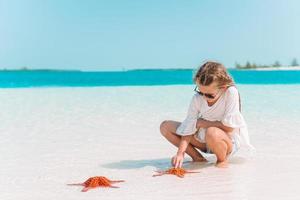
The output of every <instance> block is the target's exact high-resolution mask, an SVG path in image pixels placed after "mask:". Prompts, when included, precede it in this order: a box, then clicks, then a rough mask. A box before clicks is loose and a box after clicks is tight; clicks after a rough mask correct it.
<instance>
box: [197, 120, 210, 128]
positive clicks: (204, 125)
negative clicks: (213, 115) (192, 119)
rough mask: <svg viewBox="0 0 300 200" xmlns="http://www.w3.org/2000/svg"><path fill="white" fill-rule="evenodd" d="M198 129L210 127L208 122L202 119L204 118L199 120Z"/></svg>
mask: <svg viewBox="0 0 300 200" xmlns="http://www.w3.org/2000/svg"><path fill="white" fill-rule="evenodd" d="M196 127H197V129H199V128H208V127H209V125H208V121H207V120H205V119H202V118H199V119H198V120H197V125H196Z"/></svg>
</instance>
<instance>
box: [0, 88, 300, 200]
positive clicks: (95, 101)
mask: <svg viewBox="0 0 300 200" xmlns="http://www.w3.org/2000/svg"><path fill="white" fill-rule="evenodd" d="M237 86H238V89H239V91H240V93H241V97H242V113H243V115H244V117H245V120H246V122H247V124H248V129H249V136H250V141H251V143H252V145H253V146H254V147H255V148H256V151H257V152H256V154H255V156H254V157H252V158H249V159H244V158H241V157H234V158H232V159H231V160H230V162H229V167H228V168H226V169H220V168H216V167H215V166H214V163H192V162H190V161H191V159H190V158H189V157H188V156H187V155H186V157H185V164H184V167H185V168H186V169H190V170H195V171H200V173H197V174H187V175H186V176H185V178H183V179H180V178H178V177H175V176H170V175H165V176H161V177H152V175H153V174H154V171H155V170H157V169H167V168H168V167H170V158H171V157H172V156H173V155H174V154H175V153H176V148H175V147H174V146H172V145H171V144H169V143H168V142H167V141H166V140H165V139H164V138H163V137H162V136H161V134H160V132H159V125H160V123H161V122H162V121H163V120H166V119H168V120H176V121H182V120H183V119H184V118H185V115H186V113H187V108H188V105H189V102H190V99H191V97H192V95H193V89H194V86H193V85H172V86H114V87H106V86H105V87H104V86H103V87H38V88H9V89H0V98H1V104H0V108H1V115H0V155H1V159H0V165H1V167H0V199H1V200H12V199H31V200H35V199H36V200H38V199H43V200H47V199H49V200H50V199H73V200H77V199H84V200H89V199H96V198H97V199H122V200H127V199H128V200H129V199H191V200H193V199H204V198H208V199H222V200H235V199H236V200H241V199H273V200H274V199H284V200H287V199H299V197H300V191H299V189H298V185H299V179H300V170H299V166H300V154H299V150H300V147H299V143H300V131H299V126H298V125H297V124H299V121H300V115H299V113H300V105H299V102H300V85H299V84H298V85H297V84H295V85H293V84H290V85H284V84H274V85H255V84H253V85H252V84H248V85H242V84H239V85H237ZM91 176H107V177H109V178H111V179H113V180H120V179H121V180H125V182H124V183H119V184H117V186H119V187H120V188H96V189H93V190H90V191H88V192H85V193H84V192H81V189H82V187H80V186H77V187H76V186H67V185H66V184H68V183H79V182H83V181H85V180H86V179H87V178H89V177H91Z"/></svg>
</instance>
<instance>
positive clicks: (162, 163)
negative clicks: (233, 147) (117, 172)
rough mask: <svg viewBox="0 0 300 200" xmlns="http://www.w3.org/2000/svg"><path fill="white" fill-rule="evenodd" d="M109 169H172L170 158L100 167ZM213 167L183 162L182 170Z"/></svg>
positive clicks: (207, 163)
mask: <svg viewBox="0 0 300 200" xmlns="http://www.w3.org/2000/svg"><path fill="white" fill-rule="evenodd" d="M101 166H102V167H104V168H109V169H138V168H143V167H149V166H150V167H155V168H156V169H167V168H170V167H172V165H171V162H170V158H161V159H152V160H121V161H119V162H113V163H106V164H103V165H101ZM212 166H214V163H210V162H192V161H185V162H184V163H183V168H185V169H188V170H195V169H203V168H207V167H212Z"/></svg>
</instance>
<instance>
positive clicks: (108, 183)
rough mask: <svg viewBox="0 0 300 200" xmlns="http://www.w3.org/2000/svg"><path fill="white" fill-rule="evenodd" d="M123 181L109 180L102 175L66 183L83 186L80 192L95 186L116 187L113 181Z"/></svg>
mask: <svg viewBox="0 0 300 200" xmlns="http://www.w3.org/2000/svg"><path fill="white" fill-rule="evenodd" d="M119 182H124V181H123V180H118V181H113V180H109V179H108V178H106V177H104V176H94V177H91V178H89V179H87V180H86V181H85V182H83V183H73V184H67V185H80V186H84V188H83V189H82V190H81V191H82V192H86V191H88V190H89V189H92V188H96V187H111V188H118V187H117V186H113V185H112V184H114V183H119Z"/></svg>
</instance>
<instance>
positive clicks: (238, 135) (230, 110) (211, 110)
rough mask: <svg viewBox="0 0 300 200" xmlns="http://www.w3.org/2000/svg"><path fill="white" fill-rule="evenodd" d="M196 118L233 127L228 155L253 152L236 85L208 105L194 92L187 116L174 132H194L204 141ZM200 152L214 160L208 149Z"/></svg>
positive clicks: (203, 132) (179, 133)
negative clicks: (231, 145)
mask: <svg viewBox="0 0 300 200" xmlns="http://www.w3.org/2000/svg"><path fill="white" fill-rule="evenodd" d="M198 118H203V119H206V120H209V121H220V122H222V124H223V125H225V126H228V127H231V128H233V129H234V130H233V134H232V136H231V140H232V142H233V151H232V153H231V154H230V156H229V157H231V156H232V155H233V154H235V153H237V152H238V151H239V150H246V152H248V153H254V152H255V148H254V147H253V146H252V145H251V144H250V140H249V135H248V129H247V125H246V123H245V120H244V118H243V116H242V114H241V112H240V109H239V93H238V90H237V89H236V87H234V86H231V87H229V88H227V90H226V91H225V92H224V93H223V94H222V95H221V96H220V98H219V99H218V100H217V102H215V103H214V104H213V105H212V106H208V103H207V101H206V100H205V98H204V97H203V96H201V95H199V94H198V93H196V94H195V95H194V96H193V98H192V100H191V103H190V106H189V109H188V113H187V117H186V118H185V120H184V121H183V122H182V123H181V124H180V126H179V127H178V128H177V130H176V134H178V135H181V136H186V135H194V134H195V133H196V134H195V138H196V139H197V140H199V141H200V142H202V143H206V142H205V133H206V129H205V128H200V129H199V130H198V131H197V129H196V123H197V119H198ZM196 131H197V132H196ZM200 153H201V154H202V155H203V156H204V157H205V158H206V159H208V160H216V157H213V158H211V156H212V155H207V154H211V153H210V150H209V149H208V152H203V151H200ZM213 155H214V154H213ZM209 157H210V158H209Z"/></svg>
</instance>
